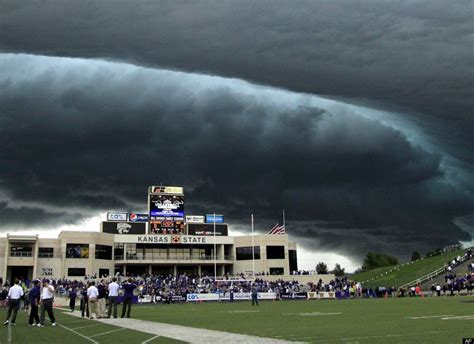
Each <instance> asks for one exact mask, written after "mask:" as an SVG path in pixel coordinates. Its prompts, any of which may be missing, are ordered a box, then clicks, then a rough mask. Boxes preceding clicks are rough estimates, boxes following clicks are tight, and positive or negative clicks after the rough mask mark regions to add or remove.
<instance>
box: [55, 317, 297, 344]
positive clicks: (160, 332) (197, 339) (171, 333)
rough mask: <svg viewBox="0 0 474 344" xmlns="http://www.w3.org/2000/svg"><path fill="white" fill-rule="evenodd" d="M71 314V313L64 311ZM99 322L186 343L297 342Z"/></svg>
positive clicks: (117, 321)
mask: <svg viewBox="0 0 474 344" xmlns="http://www.w3.org/2000/svg"><path fill="white" fill-rule="evenodd" d="M64 314H67V315H71V316H80V315H74V314H73V313H70V312H68V313H64ZM95 321H98V322H100V323H104V324H109V325H114V326H118V327H121V328H127V329H131V330H135V331H140V332H145V333H149V334H153V335H155V336H159V337H167V338H172V339H177V340H181V341H184V342H188V343H245V344H255V343H268V344H273V343H275V344H283V343H297V342H291V341H287V340H281V339H276V338H264V337H257V336H250V335H245V334H237V333H229V332H223V331H214V330H206V329H202V328H194V327H187V326H181V325H173V324H164V323H158V322H154V321H146V320H139V319H130V318H125V319H122V318H118V319H112V318H111V319H96V320H95Z"/></svg>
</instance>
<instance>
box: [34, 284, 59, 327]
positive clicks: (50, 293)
mask: <svg viewBox="0 0 474 344" xmlns="http://www.w3.org/2000/svg"><path fill="white" fill-rule="evenodd" d="M53 300H54V287H53V286H52V285H51V284H49V280H44V282H43V288H41V315H40V324H39V325H38V326H39V327H44V318H45V312H48V317H49V320H51V325H52V326H56V319H55V318H54V312H53Z"/></svg>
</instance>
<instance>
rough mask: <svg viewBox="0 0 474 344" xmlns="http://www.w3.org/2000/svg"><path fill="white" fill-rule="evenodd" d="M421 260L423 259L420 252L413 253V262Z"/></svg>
mask: <svg viewBox="0 0 474 344" xmlns="http://www.w3.org/2000/svg"><path fill="white" fill-rule="evenodd" d="M420 258H421V256H420V252H418V251H415V252H413V253H412V255H411V261H412V262H414V261H415V260H418V259H420Z"/></svg>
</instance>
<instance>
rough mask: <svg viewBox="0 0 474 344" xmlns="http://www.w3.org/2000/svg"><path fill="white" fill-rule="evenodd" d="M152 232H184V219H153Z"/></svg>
mask: <svg viewBox="0 0 474 344" xmlns="http://www.w3.org/2000/svg"><path fill="white" fill-rule="evenodd" d="M150 234H184V221H173V220H162V221H152V222H150Z"/></svg>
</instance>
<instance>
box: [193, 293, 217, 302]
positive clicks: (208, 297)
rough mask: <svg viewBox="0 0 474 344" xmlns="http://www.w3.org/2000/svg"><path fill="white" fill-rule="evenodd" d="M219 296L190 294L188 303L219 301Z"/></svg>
mask: <svg viewBox="0 0 474 344" xmlns="http://www.w3.org/2000/svg"><path fill="white" fill-rule="evenodd" d="M218 300H219V294H188V295H186V301H187V302H200V301H218Z"/></svg>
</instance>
